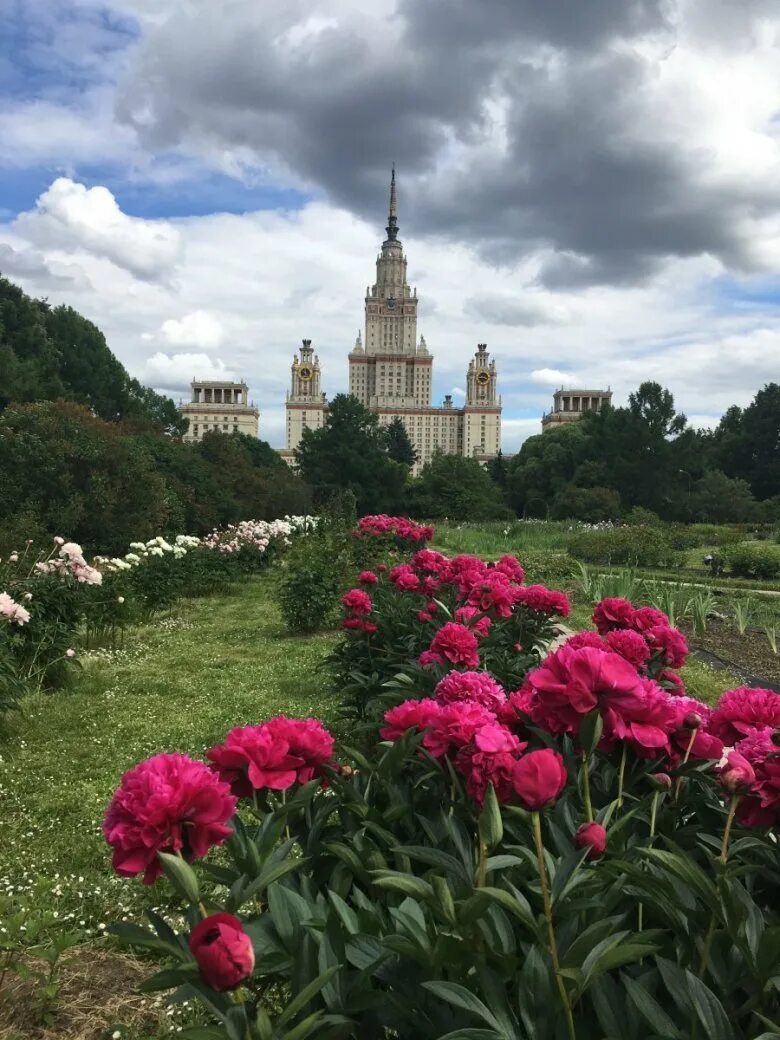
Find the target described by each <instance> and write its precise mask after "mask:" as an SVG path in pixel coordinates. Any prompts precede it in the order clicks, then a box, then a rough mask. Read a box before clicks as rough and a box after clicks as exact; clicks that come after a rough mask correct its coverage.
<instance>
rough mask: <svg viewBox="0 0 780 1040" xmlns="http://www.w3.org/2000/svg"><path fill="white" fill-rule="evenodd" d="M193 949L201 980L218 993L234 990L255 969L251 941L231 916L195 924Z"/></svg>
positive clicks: (226, 915) (209, 919) (213, 918)
mask: <svg viewBox="0 0 780 1040" xmlns="http://www.w3.org/2000/svg"><path fill="white" fill-rule="evenodd" d="M190 950H191V951H192V955H193V957H194V958H195V960H196V961H197V964H198V971H199V972H200V977H201V978H202V979H203V981H204V982H205V983H206V985H207V986H210V987H211V988H212V989H215V990H216V991H217V992H218V993H224V992H225V990H229V989H235V988H236V987H237V986H240V985H241V983H242V982H244V981H245V980H246V979H248V978H249V976H250V975H251V974H252V971H253V970H254V966H255V952H254V950H253V949H252V940H251V939H250V938H249V936H248V935H247V934H246V932H245V931H244V926H243V925H242V923H241V921H239V919H238V918H237V917H234V916H233V915H232V914H225V913H218V914H211V916H210V917H206V918H204V920H202V921H201V922H200V924H198V925H196V926H195V928H194V929H193V932H192V935H191V936H190Z"/></svg>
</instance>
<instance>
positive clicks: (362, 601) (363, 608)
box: [341, 589, 374, 614]
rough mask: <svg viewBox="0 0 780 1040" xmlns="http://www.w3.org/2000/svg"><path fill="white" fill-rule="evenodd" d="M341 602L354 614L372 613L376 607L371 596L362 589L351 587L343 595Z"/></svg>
mask: <svg viewBox="0 0 780 1040" xmlns="http://www.w3.org/2000/svg"><path fill="white" fill-rule="evenodd" d="M341 602H342V605H343V606H344V608H345V609H346V610H349V611H350V612H351V613H352V614H370V613H371V611H372V610H373V609H374V604H373V602H372V601H371V597H370V596H369V594H368V593H367V592H364V591H363V590H362V589H350V590H349V592H346V593H344V595H343V596H342V597H341Z"/></svg>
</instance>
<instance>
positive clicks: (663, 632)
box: [637, 624, 688, 668]
mask: <svg viewBox="0 0 780 1040" xmlns="http://www.w3.org/2000/svg"><path fill="white" fill-rule="evenodd" d="M637 634H638V633H637ZM644 636H645V639H646V640H647V644H648V646H649V647H650V649H651V650H652V651H653V653H654V654H657V653H660V655H661V659H662V661H663V663H664V665H666V667H667V668H682V666H683V665H684V664H685V659H686V658H687V656H688V643H687V642H686V639H685V636H684V635H683V634H682V632H678V630H677V629H676V628H671V627H670V626H669V625H668V624H667V625H654V626H653V627H652V628H649V629H647V631H646V632H645V634H644Z"/></svg>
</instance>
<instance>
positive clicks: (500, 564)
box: [494, 553, 525, 585]
mask: <svg viewBox="0 0 780 1040" xmlns="http://www.w3.org/2000/svg"><path fill="white" fill-rule="evenodd" d="M494 567H495V569H496V570H497V571H501V572H502V573H503V574H506V576H507V578H509V579H510V580H511V581H513V582H515V583H516V584H518V585H521V584H522V583H523V581H524V580H525V571H524V570H523V568H522V566H521V564H520V561H519V560H518V558H517V557H516V556H512V554H511V553H506V554H505V555H504V556H502V557H501V559H500V560H497V561H496V563H495V564H494Z"/></svg>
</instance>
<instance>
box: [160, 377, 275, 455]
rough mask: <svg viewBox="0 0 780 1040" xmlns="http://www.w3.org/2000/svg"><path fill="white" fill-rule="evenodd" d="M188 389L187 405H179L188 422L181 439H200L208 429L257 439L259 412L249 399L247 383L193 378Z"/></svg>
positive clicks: (258, 434)
mask: <svg viewBox="0 0 780 1040" xmlns="http://www.w3.org/2000/svg"><path fill="white" fill-rule="evenodd" d="M190 386H191V387H192V395H191V397H192V399H191V400H190V401H189V402H187V403H186V404H182V403H181V402H180V403H179V411H180V412H181V414H182V415H184V416H186V418H187V419H189V421H190V425H189V427H188V428H187V432H186V433H185V434H184V437H183V438H182V439H183V440H185V441H199V440H202V439H203V434H204V433H207V432H208V431H209V430H216V431H217V432H218V433H246V434H248V435H249V436H250V437H259V436H260V430H259V421H260V413H259V412H258V410H257V408H256V407H255V403H254V401H250V400H249V387H248V386H247V385H246V383H243V382H242V383H225V382H219V381H214V380H212V379H193V381H192V383H191V384H190Z"/></svg>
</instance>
